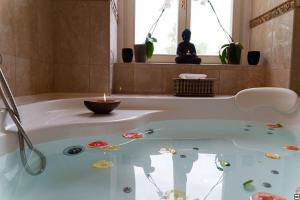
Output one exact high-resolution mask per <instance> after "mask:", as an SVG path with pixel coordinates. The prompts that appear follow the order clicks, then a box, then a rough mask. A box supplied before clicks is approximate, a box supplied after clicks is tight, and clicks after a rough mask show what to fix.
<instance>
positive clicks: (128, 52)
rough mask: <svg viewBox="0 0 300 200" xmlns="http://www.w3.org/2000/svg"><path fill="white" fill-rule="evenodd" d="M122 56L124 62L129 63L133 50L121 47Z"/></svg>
mask: <svg viewBox="0 0 300 200" xmlns="http://www.w3.org/2000/svg"><path fill="white" fill-rule="evenodd" d="M122 58H123V61H124V63H131V62H132V59H133V50H132V49H131V48H123V49H122Z"/></svg>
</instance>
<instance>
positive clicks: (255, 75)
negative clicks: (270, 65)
mask: <svg viewBox="0 0 300 200" xmlns="http://www.w3.org/2000/svg"><path fill="white" fill-rule="evenodd" d="M247 76H248V84H247V87H248V88H256V87H264V86H265V68H264V67H262V66H259V67H248V75H247Z"/></svg>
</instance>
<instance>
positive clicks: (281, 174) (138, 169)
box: [0, 121, 300, 200]
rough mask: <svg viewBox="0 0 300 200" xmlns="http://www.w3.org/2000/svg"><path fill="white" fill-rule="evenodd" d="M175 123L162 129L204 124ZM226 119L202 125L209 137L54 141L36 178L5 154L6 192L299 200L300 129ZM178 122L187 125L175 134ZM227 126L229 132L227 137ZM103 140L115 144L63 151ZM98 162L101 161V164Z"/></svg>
mask: <svg viewBox="0 0 300 200" xmlns="http://www.w3.org/2000/svg"><path fill="white" fill-rule="evenodd" d="M164 123H165V122H164ZM170 123H171V122H170ZM195 123H197V124H198V123H199V122H198V121H197V122H195ZM203 123H204V122H203ZM205 123H212V124H215V123H216V122H211V121H209V122H207V121H206V122H205ZM176 124H177V125H176V126H175V125H174V127H173V124H171V125H172V126H171V125H170V127H172V128H171V129H161V130H159V131H163V134H164V135H163V136H164V138H177V136H178V137H183V134H182V132H184V133H185V135H184V136H185V137H187V138H191V137H192V136H197V133H198V132H197V131H198V129H197V130H196V129H194V132H192V131H189V130H188V128H189V127H196V125H195V126H193V124H191V125H189V126H187V125H186V126H182V125H181V124H180V123H176ZM224 124H225V125H226V123H220V124H219V125H218V126H214V128H216V129H217V130H218V131H215V130H211V129H210V128H211V127H213V126H205V124H202V125H201V127H202V128H203V127H204V128H207V130H202V132H204V133H209V136H207V138H210V139H204V138H202V139H201V138H198V139H184V138H179V139H178V138H177V139H176V140H175V139H164V138H155V137H156V135H158V136H159V134H157V133H155V134H152V135H145V138H144V139H142V140H129V139H125V138H124V137H122V134H120V135H101V137H100V136H94V137H87V138H79V139H75V138H73V139H69V140H62V141H54V142H50V143H47V144H43V145H40V146H39V149H41V150H42V151H43V152H46V153H47V152H51V153H48V155H47V161H48V165H47V168H46V171H45V173H43V174H41V175H40V176H36V177H32V176H29V175H28V174H27V173H26V172H24V170H22V168H19V167H18V165H17V164H16V163H18V159H19V157H18V156H17V155H13V154H12V156H11V157H10V158H14V159H12V160H10V159H8V157H7V156H5V157H0V194H1V196H0V199H1V200H20V199H22V200H53V199H59V200H80V199H100V200H102V199H103V200H119V199H122V200H167V199H169V200H186V199H187V200H241V199H249V198H250V196H251V195H252V194H253V193H256V192H261V191H266V192H269V193H274V194H277V195H281V196H284V197H286V198H287V199H292V198H293V195H294V193H295V191H296V188H298V187H299V186H300V174H299V172H298V171H299V168H300V157H299V155H300V154H299V152H297V151H295V149H296V148H295V145H296V146H299V137H298V135H297V134H298V132H297V134H294V133H290V132H288V131H287V130H280V131H279V130H276V131H273V132H272V133H273V134H272V135H270V134H269V130H267V129H266V128H265V127H264V126H255V125H252V126H246V127H247V128H248V129H249V130H248V131H243V130H244V128H245V126H244V125H243V126H240V127H239V126H237V124H236V122H234V123H233V122H230V123H229V125H226V128H224V127H225V125H224ZM157 127H162V124H159V125H157ZM187 127H188V128H187ZM154 128H156V127H154ZM179 128H181V131H182V132H180V133H179V132H178V135H177V136H176V137H175V136H173V134H174V132H175V131H176V130H177V129H179ZM184 128H186V130H185V129H184ZM145 130H146V129H145ZM155 130H156V129H155ZM183 130H185V131H183ZM221 131H227V133H226V134H227V135H226V136H227V138H226V139H224V136H222V137H221V135H222V134H223V135H225V133H223V132H222V134H221V133H219V132H221ZM229 134H230V137H229V136H228V135H229ZM212 135H214V138H211V137H212ZM195 138H197V137H195ZM97 140H105V141H107V142H108V144H110V145H111V146H109V148H103V149H90V148H87V149H86V151H85V152H84V153H82V154H79V155H76V156H64V154H63V153H62V152H63V150H64V149H65V148H66V147H68V146H71V145H74V144H76V145H77V144H78V145H87V144H89V143H90V142H91V141H97ZM115 145H118V146H115ZM287 145H289V146H291V147H292V146H293V148H292V149H293V151H288V149H287V148H286V146H287ZM115 150H116V151H115ZM267 152H272V153H276V154H278V155H280V159H278V160H274V159H270V158H268V157H266V156H265V154H266V153H267ZM103 161H107V162H103ZM221 161H224V162H221ZM225 161H226V162H225ZM95 163H96V164H98V165H100V167H94V166H93V165H94V164H95ZM103 164H111V165H109V167H103ZM224 166H225V167H224ZM247 180H253V185H254V187H255V189H254V190H255V191H253V192H250V191H246V190H245V189H244V188H243V183H244V182H245V181H247ZM264 183H269V184H264ZM266 186H268V187H266ZM269 186H270V187H269Z"/></svg>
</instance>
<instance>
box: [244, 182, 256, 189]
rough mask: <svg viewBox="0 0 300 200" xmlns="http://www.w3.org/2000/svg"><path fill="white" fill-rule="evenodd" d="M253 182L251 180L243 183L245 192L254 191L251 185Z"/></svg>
mask: <svg viewBox="0 0 300 200" xmlns="http://www.w3.org/2000/svg"><path fill="white" fill-rule="evenodd" d="M253 182H254V181H253V180H248V181H245V182H244V183H243V187H244V189H245V190H247V191H254V190H255V187H254V185H253Z"/></svg>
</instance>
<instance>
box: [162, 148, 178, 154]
mask: <svg viewBox="0 0 300 200" xmlns="http://www.w3.org/2000/svg"><path fill="white" fill-rule="evenodd" d="M159 153H161V154H164V153H171V154H176V149H174V148H161V149H160V150H159Z"/></svg>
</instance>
